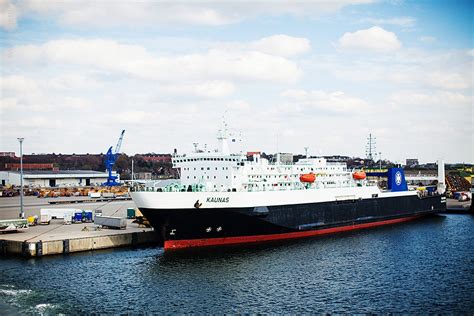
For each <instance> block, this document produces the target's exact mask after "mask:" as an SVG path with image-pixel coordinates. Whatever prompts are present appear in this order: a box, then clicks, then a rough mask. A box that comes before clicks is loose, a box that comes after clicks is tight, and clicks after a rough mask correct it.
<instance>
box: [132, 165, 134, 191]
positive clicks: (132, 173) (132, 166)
mask: <svg viewBox="0 0 474 316" xmlns="http://www.w3.org/2000/svg"><path fill="white" fill-rule="evenodd" d="M133 184H134V182H133V158H132V187H133Z"/></svg>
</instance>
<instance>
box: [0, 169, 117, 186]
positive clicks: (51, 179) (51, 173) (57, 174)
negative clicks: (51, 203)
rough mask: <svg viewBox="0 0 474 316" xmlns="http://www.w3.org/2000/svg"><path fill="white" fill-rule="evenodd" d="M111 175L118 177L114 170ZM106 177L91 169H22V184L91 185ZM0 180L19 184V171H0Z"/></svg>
mask: <svg viewBox="0 0 474 316" xmlns="http://www.w3.org/2000/svg"><path fill="white" fill-rule="evenodd" d="M113 175H115V176H117V177H119V175H118V174H116V173H115V172H113ZM107 177H108V174H107V173H106V172H99V171H92V170H39V171H38V170H24V171H23V185H25V186H33V187H63V186H91V185H92V186H93V185H100V184H102V183H104V182H106V181H107ZM118 180H120V179H119V178H118ZM0 182H1V184H2V185H14V186H20V171H0Z"/></svg>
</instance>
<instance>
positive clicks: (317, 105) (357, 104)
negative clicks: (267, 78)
mask: <svg viewBox="0 0 474 316" xmlns="http://www.w3.org/2000/svg"><path fill="white" fill-rule="evenodd" d="M282 96H283V97H286V98H290V99H292V100H293V101H294V103H295V104H292V105H291V107H290V110H294V106H295V105H300V108H308V107H310V108H314V109H321V110H325V111H328V112H336V113H346V114H347V113H354V112H359V111H365V110H367V109H368V104H367V102H365V101H364V100H362V99H360V98H357V97H352V96H349V95H347V94H345V93H344V92H342V91H334V92H325V91H320V90H311V91H306V90H300V89H291V90H286V91H284V92H283V93H282Z"/></svg>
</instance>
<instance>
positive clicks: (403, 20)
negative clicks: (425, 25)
mask: <svg viewBox="0 0 474 316" xmlns="http://www.w3.org/2000/svg"><path fill="white" fill-rule="evenodd" d="M361 22H364V23H371V24H374V25H396V26H401V27H413V26H415V23H416V19H415V18H413V17H410V16H401V17H395V18H389V19H374V18H367V19H363V20H361Z"/></svg>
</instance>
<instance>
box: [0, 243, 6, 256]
mask: <svg viewBox="0 0 474 316" xmlns="http://www.w3.org/2000/svg"><path fill="white" fill-rule="evenodd" d="M6 255H7V241H6V240H0V256H6Z"/></svg>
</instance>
